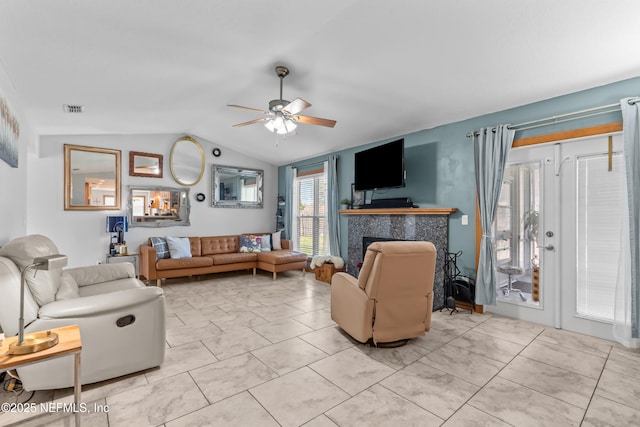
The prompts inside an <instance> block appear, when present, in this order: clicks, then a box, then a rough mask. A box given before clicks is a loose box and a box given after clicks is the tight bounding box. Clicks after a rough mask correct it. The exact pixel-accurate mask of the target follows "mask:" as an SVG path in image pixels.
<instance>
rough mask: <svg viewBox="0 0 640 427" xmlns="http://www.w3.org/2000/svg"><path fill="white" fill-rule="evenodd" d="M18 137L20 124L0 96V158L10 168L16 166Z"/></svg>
mask: <svg viewBox="0 0 640 427" xmlns="http://www.w3.org/2000/svg"><path fill="white" fill-rule="evenodd" d="M18 137H20V124H19V123H18V119H17V118H16V116H14V115H13V113H12V112H11V108H9V104H8V103H7V101H6V100H5V99H4V98H1V97H0V159H2V160H4V161H5V162H7V164H8V165H9V166H11V167H12V168H17V167H18V154H19V151H18Z"/></svg>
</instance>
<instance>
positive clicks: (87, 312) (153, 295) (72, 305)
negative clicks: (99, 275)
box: [38, 287, 164, 319]
mask: <svg viewBox="0 0 640 427" xmlns="http://www.w3.org/2000/svg"><path fill="white" fill-rule="evenodd" d="M163 297H164V294H163V292H162V289H160V288H155V287H147V288H135V289H126V290H122V291H117V292H110V293H108V294H100V295H92V296H88V297H80V298H73V299H68V300H61V301H53V302H51V303H49V304H46V305H43V306H42V307H40V311H39V312H38V317H39V318H40V319H66V318H78V317H92V316H97V315H100V314H104V313H110V312H117V311H122V310H125V309H127V308H131V307H135V306H138V305H143V304H147V303H149V302H151V301H154V300H156V299H159V298H163Z"/></svg>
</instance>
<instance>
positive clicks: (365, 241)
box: [362, 236, 407, 260]
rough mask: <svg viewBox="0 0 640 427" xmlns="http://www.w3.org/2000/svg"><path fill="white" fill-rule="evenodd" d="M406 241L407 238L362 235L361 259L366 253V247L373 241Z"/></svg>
mask: <svg viewBox="0 0 640 427" xmlns="http://www.w3.org/2000/svg"><path fill="white" fill-rule="evenodd" d="M399 240H400V241H406V240H407V239H387V238H385V237H369V236H364V237H362V259H363V260H364V256H365V254H366V253H367V248H368V247H369V245H370V244H372V243H374V242H397V241H399Z"/></svg>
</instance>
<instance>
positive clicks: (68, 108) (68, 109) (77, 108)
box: [62, 104, 84, 113]
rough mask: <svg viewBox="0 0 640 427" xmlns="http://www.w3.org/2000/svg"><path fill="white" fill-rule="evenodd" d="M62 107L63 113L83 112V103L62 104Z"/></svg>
mask: <svg viewBox="0 0 640 427" xmlns="http://www.w3.org/2000/svg"><path fill="white" fill-rule="evenodd" d="M62 109H63V110H64V112H65V113H82V112H84V105H71V104H63V105H62Z"/></svg>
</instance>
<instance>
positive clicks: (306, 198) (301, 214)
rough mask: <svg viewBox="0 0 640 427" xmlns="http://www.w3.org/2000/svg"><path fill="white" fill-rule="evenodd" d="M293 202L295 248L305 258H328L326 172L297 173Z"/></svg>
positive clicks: (324, 170) (321, 170)
mask: <svg viewBox="0 0 640 427" xmlns="http://www.w3.org/2000/svg"><path fill="white" fill-rule="evenodd" d="M294 200H296V201H297V206H294V209H293V214H294V215H293V216H294V218H293V222H294V224H293V227H294V230H296V235H295V240H296V243H297V244H296V245H295V247H297V248H298V250H299V251H300V252H304V253H306V254H307V255H309V256H315V255H329V238H328V229H327V223H328V219H327V210H328V209H327V172H326V169H325V168H323V169H320V170H315V171H311V172H304V173H298V176H296V178H295V180H294ZM296 208H297V209H296Z"/></svg>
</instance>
